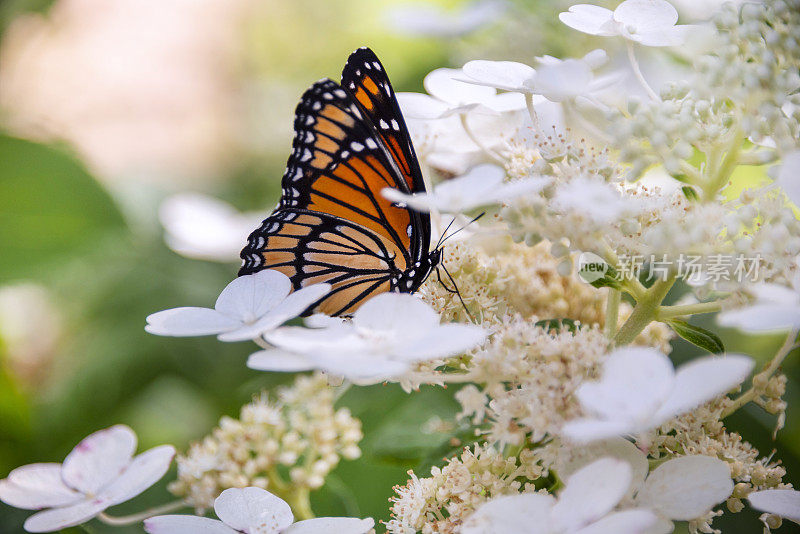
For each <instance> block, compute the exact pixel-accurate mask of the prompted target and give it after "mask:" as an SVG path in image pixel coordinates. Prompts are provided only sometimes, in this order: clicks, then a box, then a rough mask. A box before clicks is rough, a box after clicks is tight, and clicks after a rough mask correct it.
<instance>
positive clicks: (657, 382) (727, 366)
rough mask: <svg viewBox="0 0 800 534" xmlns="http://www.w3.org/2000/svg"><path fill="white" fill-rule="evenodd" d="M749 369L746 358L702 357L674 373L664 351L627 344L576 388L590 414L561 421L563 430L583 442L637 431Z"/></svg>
mask: <svg viewBox="0 0 800 534" xmlns="http://www.w3.org/2000/svg"><path fill="white" fill-rule="evenodd" d="M752 368H753V361H752V360H751V359H750V358H748V357H747V356H742V355H737V354H729V355H727V356H723V357H718V356H707V357H703V358H697V359H696V360H694V361H692V362H690V363H687V364H685V365H683V366H681V367H680V368H679V369H678V370H677V372H676V371H674V370H673V367H672V362H670V360H669V358H668V357H667V356H665V355H664V354H663V353H661V352H659V351H657V350H654V349H649V348H634V347H626V348H621V349H617V350H616V351H614V352H613V353H612V354H611V355H609V357H608V359H607V360H606V362H605V364H604V365H603V375H602V377H601V379H600V381H598V382H586V383H584V384H582V385H581V386H580V387H579V388H578V390H577V391H576V393H575V394H576V396H577V398H578V399H579V400H580V403H581V405H582V406H583V408H584V410H586V412H588V413H590V414H592V415H591V416H590V417H586V418H583V419H576V420H573V421H570V422H568V423H566V424H565V425H564V427H563V429H562V434H563V435H564V436H565V437H567V438H569V439H570V440H573V441H576V442H588V441H593V440H597V439H605V438H609V437H612V436H620V435H625V434H639V433H642V432H645V431H647V430H650V429H652V428H655V427H657V426H659V425H660V424H662V423H664V422H665V421H667V420H669V419H670V418H672V417H675V416H677V415H680V414H682V413H685V412H687V411H689V410H691V409H693V408H696V407H697V406H700V405H701V404H703V403H704V402H707V401H709V400H711V399H713V398H714V397H717V396H719V395H722V394H723V393H725V392H727V391H728V390H730V389H732V388H734V387H736V386H737V385H738V384H740V383H741V382H742V381H743V380H744V379H745V378H746V377H747V375H748V374H749V373H750V371H751V370H752Z"/></svg>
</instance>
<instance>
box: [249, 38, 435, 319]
mask: <svg viewBox="0 0 800 534" xmlns="http://www.w3.org/2000/svg"><path fill="white" fill-rule="evenodd" d="M281 187H282V194H281V199H280V202H279V203H278V206H277V207H276V208H275V210H274V211H273V212H272V213H271V214H270V216H269V217H267V218H266V219H265V220H264V221H263V222H262V223H261V226H259V227H258V228H257V229H256V230H255V231H254V232H253V233H252V234H250V236H249V237H248V240H247V245H246V246H245V248H244V249H243V250H242V252H241V255H240V256H241V258H242V260H243V261H242V267H241V269H240V270H239V275H240V276H241V275H245V274H252V273H255V272H258V271H260V270H262V269H276V270H278V271H281V272H282V273H284V274H285V275H287V276H288V277H289V278H290V279H291V281H292V286H293V287H294V289H299V288H300V287H303V286H307V285H310V284H314V283H319V282H327V283H330V284H331V285H332V289H331V292H330V293H328V294H327V295H326V296H325V297H323V298H322V299H321V300H320V301H318V302H317V303H315V304H314V305H312V306H311V307H310V308H309V309H308V310H306V314H310V313H312V312H322V313H325V314H327V315H332V316H337V315H350V314H352V313H353V312H354V311H355V310H356V309H357V308H358V307H359V306H360V305H361V304H363V303H364V302H365V301H366V300H368V299H369V298H370V297H372V296H374V295H376V294H379V293H382V292H386V291H396V292H403V293H413V292H414V291H416V290H417V289H418V288H419V286H420V285H422V283H423V282H424V281H425V280H426V279H427V277H428V275H429V274H430V273H431V271H432V270H433V269H434V268H435V267H436V266H437V265H439V262H440V261H441V255H442V251H441V248H440V247H439V246H437V247H435V248H434V250H433V251H430V250H429V249H430V240H431V222H430V216H429V215H428V214H427V213H420V212H416V211H412V210H411V209H409V208H407V207H406V206H403V205H397V204H393V203H392V202H390V201H389V200H387V199H385V198H383V196H381V194H380V191H381V189H383V188H385V187H391V188H396V189H399V190H400V191H402V192H404V193H419V192H424V191H425V184H424V182H423V179H422V172H421V171H420V168H419V163H418V162H417V158H416V154H415V153H414V147H413V145H412V143H411V136H410V135H409V132H408V128H407V127H406V124H405V121H404V120H403V116H402V114H401V113H400V106H399V105H398V103H397V99H396V98H395V95H394V91H393V89H392V85H391V83H390V82H389V78H388V77H387V75H386V71H385V70H384V68H383V65H382V64H381V62H380V61H379V60H378V58H377V57H376V56H375V54H374V53H373V52H372V50H370V49H369V48H360V49H358V50H356V51H355V52H353V53H352V54H351V55H350V57H349V58H348V60H347V63H346V64H345V67H344V70H343V71H342V82H341V85H340V84H337V83H336V82H334V81H333V80H330V79H323V80H320V81H318V82H317V83H315V84H314V85H312V86H311V88H310V89H308V90H307V91H306V92H305V93H304V94H303V97H302V99H301V100H300V103H299V104H298V105H297V109H296V111H295V119H294V141H293V143H292V153H291V155H290V156H289V161H288V163H287V166H286V172H285V173H284V175H283V179H282V182H281Z"/></svg>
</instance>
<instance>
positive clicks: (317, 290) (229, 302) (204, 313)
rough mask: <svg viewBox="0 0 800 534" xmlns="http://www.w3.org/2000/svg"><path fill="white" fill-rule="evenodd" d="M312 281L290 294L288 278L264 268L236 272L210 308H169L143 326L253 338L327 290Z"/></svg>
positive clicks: (163, 332)
mask: <svg viewBox="0 0 800 534" xmlns="http://www.w3.org/2000/svg"><path fill="white" fill-rule="evenodd" d="M330 289H331V287H330V284H314V285H311V286H308V287H304V288H302V289H298V290H297V291H295V292H293V293H291V294H290V292H291V290H292V284H291V281H290V280H289V278H288V277H287V276H286V275H285V274H283V273H281V272H278V271H273V270H270V269H265V270H263V271H259V272H257V273H255V274H248V275H244V276H240V277H238V278H236V279H234V280H233V282H231V283H230V284H228V285H227V287H226V288H225V289H223V290H222V293H220V295H219V297H218V298H217V302H216V303H215V304H214V309H213V310H212V309H211V308H194V307H191V308H173V309H170V310H164V311H160V312H157V313H154V314H152V315H149V316H148V317H147V326H146V327H145V330H147V331H148V332H150V333H151V334H155V335H158V336H208V335H212V334H219V335H218V336H217V338H218V339H219V340H220V341H245V340H248V339H255V338H257V337H259V336H260V335H261V334H263V333H264V332H266V331H268V330H271V329H273V328H277V327H278V326H280V325H282V324H283V323H285V322H286V321H288V320H289V319H292V318H294V317H297V316H298V315H300V314H301V313H303V311H305V310H306V309H307V308H308V307H309V306H311V305H312V304H313V303H314V302H316V301H317V300H319V299H320V298H322V297H323V296H324V295H325V294H326V293H328V292H329V291H330Z"/></svg>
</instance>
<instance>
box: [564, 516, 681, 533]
mask: <svg viewBox="0 0 800 534" xmlns="http://www.w3.org/2000/svg"><path fill="white" fill-rule="evenodd" d="M657 522H658V517H657V516H656V515H655V514H654V513H653V512H651V511H650V510H623V511H621V512H614V513H612V514H608V515H607V516H605V517H604V518H602V519H600V520H599V521H595V522H594V523H592V524H591V525H589V526H586V527H583V528H582V529H580V530H577V531H575V534H642V533H643V532H648V533H650V532H651V531H650V530H648V529H651V528H652V527H653V526H654V525H655V524H656V523H657ZM668 532H672V531H671V530H669V531H668Z"/></svg>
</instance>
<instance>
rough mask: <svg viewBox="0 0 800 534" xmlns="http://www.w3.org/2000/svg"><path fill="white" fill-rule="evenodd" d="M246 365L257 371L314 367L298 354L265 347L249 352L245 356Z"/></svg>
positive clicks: (284, 371)
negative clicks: (246, 356)
mask: <svg viewBox="0 0 800 534" xmlns="http://www.w3.org/2000/svg"><path fill="white" fill-rule="evenodd" d="M247 367H249V368H250V369H255V370H257V371H276V372H280V373H297V372H300V371H309V370H311V369H314V364H313V363H312V361H311V360H309V359H308V358H306V357H305V356H302V355H300V354H293V353H291V352H287V351H285V350H281V349H267V350H260V351H258V352H254V353H253V354H251V355H250V357H249V358H247Z"/></svg>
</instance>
